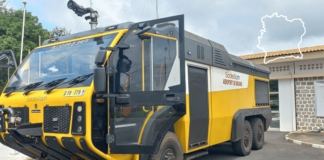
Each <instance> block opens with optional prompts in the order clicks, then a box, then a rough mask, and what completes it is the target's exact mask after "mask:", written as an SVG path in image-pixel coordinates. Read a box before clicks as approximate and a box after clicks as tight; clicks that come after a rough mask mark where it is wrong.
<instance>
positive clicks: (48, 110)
mask: <svg viewBox="0 0 324 160" xmlns="http://www.w3.org/2000/svg"><path fill="white" fill-rule="evenodd" d="M70 119H71V106H65V107H44V132H51V133H69V131H70Z"/></svg>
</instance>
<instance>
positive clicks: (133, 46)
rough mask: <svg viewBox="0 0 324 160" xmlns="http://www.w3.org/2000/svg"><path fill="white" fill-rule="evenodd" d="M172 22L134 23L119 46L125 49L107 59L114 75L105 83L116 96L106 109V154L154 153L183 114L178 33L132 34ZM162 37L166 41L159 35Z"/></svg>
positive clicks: (173, 30)
mask: <svg viewBox="0 0 324 160" xmlns="http://www.w3.org/2000/svg"><path fill="white" fill-rule="evenodd" d="M182 18H183V17H182ZM174 19H178V21H179V19H180V20H181V16H180V17H171V18H167V19H164V20H163V19H162V20H154V21H149V22H145V23H139V24H134V25H133V26H132V27H131V29H130V30H129V31H128V33H126V35H125V36H124V38H123V39H122V40H121V42H120V44H123V45H128V46H129V48H128V49H123V50H121V49H119V50H118V51H115V52H114V53H113V54H112V55H111V57H110V61H109V65H110V67H111V68H114V70H115V73H114V74H112V75H111V76H110V79H109V84H110V86H109V94H114V95H118V97H116V98H110V106H109V124H110V127H109V128H110V129H109V136H108V139H107V142H108V143H109V147H110V152H111V153H123V154H126V153H134V154H135V153H137V154H154V153H156V152H157V150H158V148H159V146H160V144H159V143H160V142H161V140H162V139H163V137H164V135H165V134H166V133H167V131H168V130H170V128H171V127H173V124H174V123H175V122H176V121H177V120H178V119H180V118H181V117H182V116H183V115H184V114H185V83H184V82H185V81H184V79H182V78H181V75H184V73H182V72H181V68H183V67H184V65H183V66H182V63H184V56H183V55H181V53H182V51H183V48H182V47H179V46H180V44H182V45H183V34H182V37H181V36H180V35H179V33H180V32H181V29H180V32H179V31H178V30H177V29H176V28H175V27H173V26H164V27H163V28H158V27H152V29H150V31H152V30H155V31H157V30H159V32H160V34H156V33H152V32H142V33H140V34H137V33H139V32H141V30H144V29H145V27H150V26H151V25H152V26H153V25H155V24H156V23H161V22H164V21H165V20H167V21H171V20H174ZM182 22H183V21H182ZM143 26H144V27H143ZM182 27H183V26H182ZM182 30H183V29H182ZM148 31H149V30H148ZM164 32H165V33H168V34H169V36H168V35H167V34H163V35H167V36H162V35H161V33H164ZM170 33H172V34H175V35H170ZM182 54H183V53H182Z"/></svg>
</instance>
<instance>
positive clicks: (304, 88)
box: [295, 77, 324, 131]
mask: <svg viewBox="0 0 324 160" xmlns="http://www.w3.org/2000/svg"><path fill="white" fill-rule="evenodd" d="M323 79H324V77H306V78H295V90H296V91H295V95H296V114H297V118H296V120H297V130H299V131H312V130H318V129H319V128H321V127H322V128H324V117H322V118H319V117H316V116H315V92H314V80H323Z"/></svg>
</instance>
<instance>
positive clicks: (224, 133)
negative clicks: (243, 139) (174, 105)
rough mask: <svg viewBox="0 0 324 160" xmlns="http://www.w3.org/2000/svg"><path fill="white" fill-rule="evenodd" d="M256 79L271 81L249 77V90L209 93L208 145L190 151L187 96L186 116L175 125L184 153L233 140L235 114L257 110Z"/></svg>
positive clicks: (187, 100) (187, 98)
mask: <svg viewBox="0 0 324 160" xmlns="http://www.w3.org/2000/svg"><path fill="white" fill-rule="evenodd" d="M255 79H258V80H262V81H267V82H268V81H269V80H268V79H266V78H261V77H255V76H251V75H249V78H248V87H247V88H244V89H233V90H225V91H217V92H209V94H208V95H209V117H210V118H209V130H208V139H207V141H208V144H207V145H205V146H200V147H197V148H193V149H190V150H189V149H188V147H189V135H190V133H189V130H190V129H189V128H190V108H189V106H190V104H189V94H187V95H186V115H185V116H184V117H182V118H181V119H180V120H179V121H178V122H177V123H175V124H174V127H175V131H176V134H177V136H178V137H179V140H180V142H181V144H182V149H183V151H184V153H190V152H193V151H197V150H200V149H204V148H206V147H209V146H213V145H216V144H219V143H222V142H226V141H229V140H230V139H231V132H232V121H233V116H234V115H235V113H236V112H237V111H239V110H240V109H248V108H255ZM264 107H269V106H264ZM259 108H261V107H259Z"/></svg>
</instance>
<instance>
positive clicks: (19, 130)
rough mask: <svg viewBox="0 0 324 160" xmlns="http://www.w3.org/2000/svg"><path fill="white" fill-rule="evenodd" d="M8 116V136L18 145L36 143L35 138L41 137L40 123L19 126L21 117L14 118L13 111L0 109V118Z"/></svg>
mask: <svg viewBox="0 0 324 160" xmlns="http://www.w3.org/2000/svg"><path fill="white" fill-rule="evenodd" d="M5 115H8V118H7V122H8V128H7V131H8V132H9V134H10V135H11V136H12V137H14V138H15V139H16V140H17V141H18V142H20V143H25V144H27V143H34V142H37V138H36V137H40V136H42V135H43V131H42V123H35V124H21V125H17V127H16V124H20V122H21V117H15V111H14V110H13V109H12V108H11V107H9V108H0V117H3V118H4V116H5Z"/></svg>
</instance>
